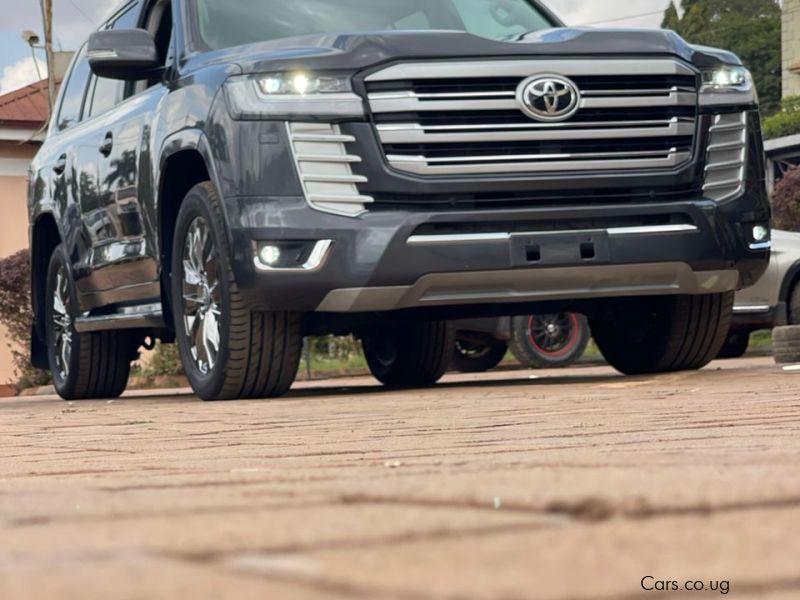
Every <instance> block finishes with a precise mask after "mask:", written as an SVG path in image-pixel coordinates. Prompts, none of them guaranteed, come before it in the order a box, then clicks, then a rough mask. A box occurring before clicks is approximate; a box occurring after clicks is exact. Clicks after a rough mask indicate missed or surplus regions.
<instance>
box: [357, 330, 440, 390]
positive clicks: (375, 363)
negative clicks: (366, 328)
mask: <svg viewBox="0 0 800 600" xmlns="http://www.w3.org/2000/svg"><path fill="white" fill-rule="evenodd" d="M455 337H456V332H455V329H454V328H453V326H452V325H451V324H450V323H448V322H447V321H432V322H423V323H403V324H400V325H395V324H393V325H389V326H386V327H383V328H380V329H378V330H376V331H372V332H370V333H369V334H367V335H366V336H363V338H362V344H363V346H364V356H365V357H366V359H367V365H368V366H369V370H370V371H371V372H372V374H373V375H374V376H375V378H376V379H377V380H378V381H380V382H381V383H383V384H384V385H386V386H389V387H427V386H430V385H433V384H435V383H436V382H437V381H439V380H440V379H441V378H442V376H443V375H444V374H445V373H446V372H447V369H448V367H449V366H450V363H451V362H452V361H453V352H454V350H455V341H456V340H455Z"/></svg>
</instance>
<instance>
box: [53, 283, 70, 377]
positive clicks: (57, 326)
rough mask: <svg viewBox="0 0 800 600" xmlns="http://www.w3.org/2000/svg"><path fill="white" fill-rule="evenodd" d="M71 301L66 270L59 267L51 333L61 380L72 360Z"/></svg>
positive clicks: (67, 374) (54, 292) (54, 293)
mask: <svg viewBox="0 0 800 600" xmlns="http://www.w3.org/2000/svg"><path fill="white" fill-rule="evenodd" d="M71 309H72V300H71V298H70V294H69V279H68V275H67V270H66V269H65V268H64V267H61V268H60V269H59V270H58V274H57V275H56V286H55V290H53V333H54V334H55V335H54V342H55V358H56V368H57V369H58V376H59V377H60V378H61V379H62V380H63V379H66V378H67V377H68V376H69V363H70V360H71V358H72V342H73V332H72V316H71V314H72V310H71Z"/></svg>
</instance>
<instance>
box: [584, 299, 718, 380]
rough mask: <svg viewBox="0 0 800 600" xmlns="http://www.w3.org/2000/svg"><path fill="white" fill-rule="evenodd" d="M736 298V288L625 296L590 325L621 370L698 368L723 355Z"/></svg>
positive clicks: (608, 357)
mask: <svg viewBox="0 0 800 600" xmlns="http://www.w3.org/2000/svg"><path fill="white" fill-rule="evenodd" d="M733 299H734V293H733V292H726V293H723V294H709V295H702V296H666V297H660V298H659V297H654V298H629V299H623V300H618V301H615V303H614V304H611V305H609V311H610V312H608V313H605V314H604V315H602V316H598V317H595V318H593V319H590V324H591V327H592V333H593V335H594V339H595V342H597V345H598V347H599V348H600V351H601V352H602V353H603V356H605V358H606V360H607V361H608V362H609V364H610V365H611V366H612V367H614V368H615V369H617V370H618V371H620V372H621V373H625V374H627V375H639V374H646V373H666V372H673V371H688V370H697V369H702V368H703V367H704V366H706V365H707V364H708V363H709V362H711V361H712V360H713V359H714V358H716V357H717V356H718V355H719V352H720V350H721V349H722V346H723V344H724V343H725V340H726V339H727V337H728V331H729V329H730V323H731V316H732V313H733Z"/></svg>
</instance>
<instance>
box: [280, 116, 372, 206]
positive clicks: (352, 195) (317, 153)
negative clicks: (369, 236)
mask: <svg viewBox="0 0 800 600" xmlns="http://www.w3.org/2000/svg"><path fill="white" fill-rule="evenodd" d="M287 128H288V131H289V140H290V143H291V147H292V157H293V158H294V163H295V167H296V168H297V175H298V177H300V182H301V183H302V185H303V193H304V194H305V196H306V200H307V201H308V203H309V204H310V205H311V206H312V207H313V208H316V209H317V210H321V211H324V212H329V213H333V214H337V215H344V216H348V217H357V216H359V215H361V214H363V213H364V212H365V211H366V206H365V205H367V204H371V203H372V202H374V200H373V199H372V198H370V197H369V196H363V195H361V194H360V193H359V191H358V188H357V187H356V184H358V183H367V178H366V177H364V176H362V175H355V174H354V173H353V170H352V169H351V168H350V165H351V164H353V163H358V162H361V157H360V156H355V155H353V154H348V152H347V149H346V147H345V144H348V143H352V142H354V141H355V138H354V137H352V136H350V135H344V134H342V132H341V131H340V129H339V126H338V125H334V124H331V123H293V122H290V123H287Z"/></svg>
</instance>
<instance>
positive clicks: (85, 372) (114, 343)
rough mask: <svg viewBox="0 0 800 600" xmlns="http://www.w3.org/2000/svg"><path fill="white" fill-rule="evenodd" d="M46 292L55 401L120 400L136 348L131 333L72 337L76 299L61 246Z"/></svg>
mask: <svg viewBox="0 0 800 600" xmlns="http://www.w3.org/2000/svg"><path fill="white" fill-rule="evenodd" d="M45 289H46V296H45V299H46V301H45V334H46V337H47V356H48V362H49V365H50V371H51V373H52V374H53V384H54V386H55V388H56V392H57V393H58V395H59V396H61V397H62V398H64V399H65V400H93V399H100V398H106V399H107V398H118V397H119V396H120V395H122V392H124V391H125V388H126V387H127V385H128V377H129V375H130V371H131V361H132V360H133V359H134V358H136V351H137V350H138V347H139V344H138V343H137V342H136V341H135V340H136V339H137V338H136V337H135V333H133V332H127V331H100V332H86V333H78V332H77V331H75V317H76V316H77V314H78V293H77V290H76V287H75V282H74V281H73V277H72V271H71V269H70V261H69V256H68V255H67V252H66V250H65V249H64V246H63V245H61V246H58V248H56V250H55V252H54V253H53V256H52V257H51V259H50V265H49V267H48V269H47V282H46V288H45Z"/></svg>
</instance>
